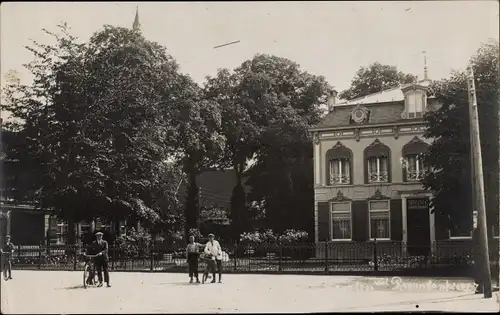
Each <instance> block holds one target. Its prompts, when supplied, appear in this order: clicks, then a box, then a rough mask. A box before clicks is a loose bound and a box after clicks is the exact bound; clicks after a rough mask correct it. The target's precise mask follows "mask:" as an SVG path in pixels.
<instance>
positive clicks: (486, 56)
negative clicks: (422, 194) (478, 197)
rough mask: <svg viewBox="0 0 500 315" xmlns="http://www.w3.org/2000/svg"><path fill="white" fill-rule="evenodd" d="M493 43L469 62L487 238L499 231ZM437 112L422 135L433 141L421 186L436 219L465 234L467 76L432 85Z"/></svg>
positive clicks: (467, 197) (468, 197) (468, 185)
mask: <svg viewBox="0 0 500 315" xmlns="http://www.w3.org/2000/svg"><path fill="white" fill-rule="evenodd" d="M498 53H499V45H498V42H489V43H486V44H484V45H482V46H481V48H480V49H479V50H478V52H477V54H476V55H475V56H474V57H473V58H472V60H471V61H472V68H473V71H474V75H475V79H476V94H477V103H478V113H479V128H480V130H479V132H480V138H481V149H482V159H483V174H484V186H485V196H486V210H487V222H488V234H489V236H490V237H491V234H492V232H493V228H494V227H495V226H498V221H497V220H498V219H497V216H498V208H499V183H498V176H497V174H498V172H499V165H498V156H499V143H498V133H499V122H498V117H497V115H498V106H499V104H498V85H499V83H500V81H499V63H498ZM431 88H432V91H433V95H434V96H435V97H436V98H437V100H439V101H440V102H441V103H442V107H441V108H440V109H439V110H437V111H433V112H429V113H428V114H427V115H426V117H425V119H426V121H427V124H428V129H427V131H426V133H425V136H426V137H428V138H432V139H434V141H433V143H432V144H431V146H430V148H429V151H428V152H427V154H426V155H425V163H426V164H427V165H429V166H431V167H432V168H433V172H430V173H429V174H428V175H427V176H426V177H425V178H424V181H423V183H424V185H425V187H427V188H428V189H430V190H432V191H434V192H435V197H434V199H433V204H434V207H435V209H436V211H438V214H443V215H446V216H449V217H450V218H451V222H450V224H451V225H453V226H455V227H461V228H463V229H465V230H469V229H470V228H471V226H470V225H471V223H470V222H471V221H472V220H471V213H470V208H468V207H464V205H467V204H469V205H470V204H471V189H472V186H471V175H470V174H471V173H470V171H471V169H470V166H471V162H470V161H471V160H470V158H471V157H470V136H469V130H470V128H469V110H468V106H469V105H468V93H467V75H466V73H465V72H463V71H462V72H456V73H453V74H452V76H451V78H449V79H446V80H443V81H441V82H437V83H435V84H434V85H432V86H431Z"/></svg>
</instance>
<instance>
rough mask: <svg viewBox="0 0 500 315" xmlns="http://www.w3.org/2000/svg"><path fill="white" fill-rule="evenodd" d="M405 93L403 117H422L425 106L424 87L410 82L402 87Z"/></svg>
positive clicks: (425, 94)
mask: <svg viewBox="0 0 500 315" xmlns="http://www.w3.org/2000/svg"><path fill="white" fill-rule="evenodd" d="M402 91H403V93H404V94H405V111H404V113H403V118H407V119H415V118H422V117H423V115H424V112H425V111H426V108H427V93H426V87H424V86H419V85H417V84H412V85H410V86H407V87H405V88H403V89H402Z"/></svg>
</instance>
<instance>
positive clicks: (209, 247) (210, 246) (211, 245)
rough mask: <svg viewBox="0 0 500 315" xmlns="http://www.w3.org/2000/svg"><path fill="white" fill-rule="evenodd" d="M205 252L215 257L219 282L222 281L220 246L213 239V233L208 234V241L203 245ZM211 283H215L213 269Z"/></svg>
mask: <svg viewBox="0 0 500 315" xmlns="http://www.w3.org/2000/svg"><path fill="white" fill-rule="evenodd" d="M204 251H205V253H206V254H210V255H212V256H213V257H215V261H216V263H217V271H218V272H219V283H222V280H221V278H222V248H221V247H220V244H219V242H218V241H216V240H215V235H213V234H212V233H210V234H208V242H207V244H206V245H205V250H204ZM212 283H215V270H213V279H212Z"/></svg>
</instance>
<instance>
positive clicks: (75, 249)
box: [73, 244, 78, 270]
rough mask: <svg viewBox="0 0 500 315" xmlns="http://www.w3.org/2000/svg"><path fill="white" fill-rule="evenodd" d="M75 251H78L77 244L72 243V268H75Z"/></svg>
mask: <svg viewBox="0 0 500 315" xmlns="http://www.w3.org/2000/svg"><path fill="white" fill-rule="evenodd" d="M77 251H78V245H77V244H75V245H73V270H76V260H77V257H76V255H77Z"/></svg>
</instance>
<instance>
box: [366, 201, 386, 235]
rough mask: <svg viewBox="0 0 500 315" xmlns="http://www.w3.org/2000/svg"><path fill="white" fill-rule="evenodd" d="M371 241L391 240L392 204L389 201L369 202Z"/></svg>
mask: <svg viewBox="0 0 500 315" xmlns="http://www.w3.org/2000/svg"><path fill="white" fill-rule="evenodd" d="M369 207H370V208H369V209H370V211H369V214H370V239H375V238H376V239H390V238H391V226H390V203H389V200H378V201H370V202H369Z"/></svg>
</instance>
